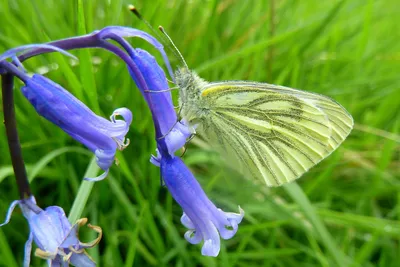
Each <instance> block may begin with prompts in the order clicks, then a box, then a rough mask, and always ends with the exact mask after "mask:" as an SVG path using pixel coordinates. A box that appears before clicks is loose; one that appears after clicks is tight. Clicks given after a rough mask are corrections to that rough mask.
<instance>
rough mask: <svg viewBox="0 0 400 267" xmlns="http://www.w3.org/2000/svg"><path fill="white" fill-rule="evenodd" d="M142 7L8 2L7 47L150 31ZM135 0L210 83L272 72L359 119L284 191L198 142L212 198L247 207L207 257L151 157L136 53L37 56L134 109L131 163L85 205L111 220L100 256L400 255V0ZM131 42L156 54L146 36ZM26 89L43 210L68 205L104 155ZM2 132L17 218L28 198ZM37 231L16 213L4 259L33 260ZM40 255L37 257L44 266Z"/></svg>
mask: <svg viewBox="0 0 400 267" xmlns="http://www.w3.org/2000/svg"><path fill="white" fill-rule="evenodd" d="M130 3H131V2H129V1H123V0H116V1H82V2H80V1H79V2H78V1H45V0H38V1H24V0H17V1H6V0H0V25H1V26H0V52H3V51H6V50H7V49H10V48H12V47H15V46H19V45H24V44H29V43H42V42H46V41H50V40H56V39H61V38H66V37H70V36H74V35H77V34H79V33H83V32H84V31H85V30H86V31H87V32H91V31H93V30H96V29H100V28H102V27H105V26H108V25H123V26H132V27H137V28H139V29H145V30H147V28H146V27H145V26H144V25H143V23H141V22H140V21H138V20H137V19H136V18H135V17H134V16H133V15H132V14H130V13H129V12H128V11H127V9H126V6H127V4H130ZM134 4H135V5H136V6H137V7H138V9H139V10H140V11H141V13H142V15H143V16H144V17H145V18H146V19H147V20H149V22H150V23H151V24H152V25H154V26H158V25H163V26H164V28H165V29H166V31H167V32H168V33H169V34H170V36H171V38H172V39H173V40H174V42H175V43H176V45H177V46H178V48H179V49H180V50H181V52H182V54H183V56H184V57H185V59H186V61H187V63H188V65H189V66H190V67H191V68H193V69H195V70H197V71H198V72H199V74H200V75H201V76H202V77H203V78H205V79H207V80H210V81H214V80H233V79H236V80H239V79H240V80H255V81H264V82H269V83H275V84H281V85H286V86H290V87H295V88H301V89H304V90H309V91H313V92H318V93H322V94H325V95H328V96H330V97H332V98H334V99H336V100H337V101H338V102H340V103H341V104H342V105H343V106H344V107H346V109H348V111H349V112H350V113H351V114H352V115H353V117H354V120H355V129H354V130H353V132H352V133H351V135H350V136H349V137H348V139H347V140H346V141H345V142H344V143H343V145H342V146H341V147H340V148H339V149H338V150H337V151H336V152H334V153H333V154H332V155H331V156H330V157H329V158H327V159H326V160H324V161H323V162H322V163H320V164H319V165H318V166H316V167H314V168H313V169H312V170H311V171H310V172H308V173H307V174H306V175H304V177H303V178H302V179H300V180H299V181H298V182H297V183H293V184H290V185H287V186H283V187H280V188H261V187H258V186H255V185H253V184H252V183H251V182H249V181H247V180H243V179H242V178H241V177H240V176H239V175H238V174H236V173H234V172H233V171H231V170H229V169H226V168H221V167H220V166H221V165H220V162H221V161H220V159H219V157H218V155H216V154H215V153H212V152H210V151H208V150H207V149H204V148H202V147H201V145H200V146H198V145H196V141H194V142H192V144H190V145H189V149H188V151H187V153H186V155H185V156H184V160H185V162H186V163H187V164H188V165H189V166H190V168H191V169H192V171H193V172H194V173H195V175H196V177H197V178H198V179H199V181H200V182H201V184H202V185H203V187H204V189H205V190H206V192H207V194H208V195H209V197H210V198H211V199H212V200H213V201H214V202H215V203H216V204H217V206H219V207H221V208H223V209H224V210H226V211H236V210H237V205H238V204H240V205H241V206H242V208H243V209H244V210H245V211H246V216H245V220H244V221H243V222H242V224H241V225H240V227H239V231H238V233H237V235H236V236H235V237H234V238H232V239H231V240H227V241H222V246H221V253H220V255H219V256H218V257H217V258H209V257H203V256H201V254H200V249H201V246H200V245H196V246H194V245H190V244H189V243H187V242H186V241H185V240H184V238H183V233H184V232H185V228H184V227H183V226H182V225H181V223H180V222H179V218H180V216H181V208H180V207H179V206H178V205H177V204H176V203H175V202H174V201H173V200H172V198H171V196H170V195H169V193H168V191H167V189H166V188H162V187H160V175H159V169H158V168H157V167H155V166H153V165H151V164H150V163H149V162H148V161H149V156H150V154H151V153H153V152H154V149H155V142H154V130H153V125H152V121H151V117H150V113H149V111H148V109H147V107H146V105H145V102H144V101H143V99H142V97H141V95H140V93H139V91H138V90H137V88H136V87H135V85H134V83H133V82H132V79H131V78H130V77H129V74H128V72H127V70H126V67H125V65H124V64H123V62H122V61H120V60H118V59H117V58H116V57H115V56H113V55H111V54H110V53H107V52H105V51H101V50H95V49H91V50H84V51H73V53H74V54H75V55H76V56H77V57H79V58H80V62H79V64H78V65H76V64H70V61H69V59H67V58H65V57H64V56H61V55H59V54H51V55H44V56H38V57H36V58H34V59H30V60H28V61H27V62H26V63H25V67H26V68H27V69H28V70H29V71H31V72H47V74H46V75H47V76H48V77H50V78H51V79H53V80H54V81H56V82H57V83H59V84H61V85H62V86H64V87H65V88H67V89H68V90H70V91H71V92H72V93H73V94H75V95H76V96H77V97H78V98H80V99H81V100H82V101H84V102H85V103H86V104H87V105H88V106H89V107H91V108H92V109H93V110H95V111H96V113H98V114H100V115H103V116H107V117H108V116H109V115H110V114H111V113H112V111H113V110H114V109H115V108H117V107H121V106H126V107H128V108H130V109H131V110H132V111H133V114H134V122H133V123H132V126H131V129H130V132H129V134H128V137H129V138H130V139H131V141H132V142H131V144H130V146H129V147H128V149H126V150H125V151H124V152H123V153H119V154H118V159H119V161H120V165H119V166H113V167H112V169H111V175H110V176H109V177H108V179H106V180H105V181H103V182H99V183H96V184H95V185H94V187H93V191H92V192H91V195H90V197H89V199H88V202H87V205H86V206H85V208H84V209H83V216H86V217H88V218H89V221H90V222H91V223H92V224H95V225H100V226H101V227H102V228H103V233H104V236H103V239H102V241H101V243H100V245H99V246H98V247H96V248H94V249H91V250H89V253H90V254H91V255H92V256H93V257H94V258H95V259H96V261H97V262H98V263H99V266H202V265H204V266H398V264H399V262H400V256H399V255H400V247H399V240H400V222H399V219H400V191H399V189H400V180H399V174H400V156H399V154H400V147H399V143H400V135H399V130H400V120H399V114H400V112H399V111H400V80H399V70H400V42H399V40H400V24H399V23H398V19H399V16H400V8H399V6H398V1H395V0H385V1H372V0H371V1H366V0H354V1H319V0H309V1H296V0H275V1H271V0H270V1H255V0H252V1H239V0H224V1H216V0H209V1H199V0H193V1H183V0H175V1H139V0H138V1H136V2H135V3H134ZM79 6H80V7H81V8H83V13H82V12H80V11H82V9H78V7H79ZM79 10H80V11H79ZM82 15H84V16H82ZM83 17H84V19H85V23H82V22H83V20H82V18H83ZM83 26H84V27H83ZM131 43H132V44H133V45H134V46H136V47H142V48H146V49H149V51H150V52H152V53H154V54H155V55H157V56H158V53H156V52H155V50H154V49H151V48H150V47H149V46H147V45H146V44H145V43H144V42H141V41H140V40H137V39H133V40H132V42H131ZM170 58H171V60H172V64H173V65H174V66H176V64H178V61H177V60H176V59H174V58H173V57H172V56H171V57H170ZM159 62H160V63H162V62H161V60H159ZM21 85H22V84H21V83H20V82H17V83H16V112H17V119H18V128H19V132H20V139H21V142H22V147H23V156H24V159H25V162H26V165H27V170H28V175H29V178H30V179H31V180H32V189H33V192H34V194H35V196H36V199H37V201H38V204H39V205H40V206H41V207H46V206H50V205H58V206H61V207H63V208H64V209H65V211H66V212H67V213H68V212H69V211H70V209H71V206H72V203H73V201H74V199H75V197H76V195H77V192H78V189H79V186H80V184H81V181H82V177H84V173H85V171H86V170H87V168H88V165H89V163H90V162H91V154H90V153H88V151H87V150H86V149H84V148H83V147H81V146H80V145H79V144H78V143H77V142H75V141H74V140H72V139H71V138H70V137H69V136H68V135H66V134H65V133H64V132H62V131H61V130H60V129H58V128H56V127H55V126H53V125H52V124H50V123H49V122H47V121H46V120H44V119H43V118H40V117H39V116H38V115H37V114H36V113H35V111H34V109H33V108H32V107H31V106H30V105H29V103H28V102H27V101H26V99H24V98H23V96H22V94H21V92H20V91H19V90H18V89H19V88H20V86H21ZM175 97H176V96H175ZM1 128H2V129H1V130H0V149H1V155H2V156H1V157H0V216H3V217H4V216H5V214H6V211H7V208H8V205H9V203H10V202H11V201H12V200H14V199H16V198H17V197H18V193H17V189H16V187H15V182H14V178H13V173H12V167H11V164H10V158H9V156H8V147H7V143H6V139H5V130H4V126H3V125H1ZM193 143H195V144H193ZM197 143H199V142H197ZM95 171H96V168H95V167H93V166H92V165H91V167H90V166H89V172H95ZM80 232H81V236H82V239H84V240H89V239H91V238H93V236H92V234H91V233H90V231H87V230H86V229H85V228H84V229H82V230H81V231H80ZM27 237H28V225H27V222H26V221H25V219H24V218H23V216H22V214H21V212H20V211H19V210H18V209H17V211H16V212H15V213H14V215H13V217H12V220H11V222H10V223H9V224H8V225H7V226H5V227H3V228H1V229H0V266H21V262H22V259H23V246H24V242H25V241H26V239H27ZM43 263H44V262H43V261H42V260H40V259H38V258H35V257H32V266H42V265H43Z"/></svg>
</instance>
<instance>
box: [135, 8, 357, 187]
mask: <svg viewBox="0 0 400 267" xmlns="http://www.w3.org/2000/svg"><path fill="white" fill-rule="evenodd" d="M130 10H131V11H132V12H133V13H135V15H137V16H138V17H139V18H140V19H141V20H143V21H144V22H145V23H146V24H147V25H148V26H149V27H150V28H151V26H150V24H149V23H148V22H146V21H145V20H144V19H143V18H142V17H141V15H140V14H139V13H138V12H137V10H136V9H135V8H134V7H133V6H131V7H130ZM159 28H160V30H161V31H162V32H163V33H164V35H165V36H166V38H167V39H168V41H169V42H170V44H171V45H172V47H170V48H172V50H173V52H174V53H175V55H177V56H178V58H180V60H181V61H182V63H183V65H184V66H185V67H184V68H181V69H179V70H178V71H176V72H175V82H176V85H177V87H178V88H179V106H180V107H179V108H180V109H179V110H180V111H179V114H180V115H181V117H182V118H183V119H184V120H186V121H188V122H189V124H191V125H194V124H197V125H198V127H197V129H196V130H197V133H198V134H199V135H200V136H202V137H203V138H205V139H206V140H207V141H208V142H209V143H210V144H211V145H212V146H213V148H215V149H216V150H217V151H219V152H220V153H221V154H222V155H224V156H226V157H227V161H228V162H229V163H230V164H231V166H232V167H233V168H235V169H237V170H238V171H240V172H241V173H243V174H245V175H250V176H252V177H254V178H257V179H259V180H261V181H264V182H265V183H266V184H267V185H268V186H279V185H282V184H285V183H288V182H291V181H293V180H295V179H297V178H299V177H300V176H302V175H303V174H304V173H305V172H307V171H308V170H309V169H310V168H311V167H313V166H314V165H316V164H317V163H318V162H320V161H321V160H323V159H324V158H326V157H327V156H328V155H329V154H330V153H332V152H333V151H334V150H335V149H336V148H337V147H338V146H339V145H340V144H341V143H342V142H343V141H344V140H345V139H346V137H347V136H348V135H349V133H350V131H351V129H352V128H353V118H352V117H351V115H350V114H349V113H348V112H347V111H346V109H345V108H343V107H342V106H341V105H340V104H339V103H337V102H336V101H334V100H333V99H331V98H329V97H326V96H323V95H320V94H316V93H310V92H305V91H301V90H296V89H292V88H289V87H284V86H277V85H272V84H266V83H257V82H247V81H223V82H212V83H209V82H206V81H205V80H203V79H201V78H200V77H199V76H198V75H197V74H196V73H195V72H194V71H191V70H189V68H188V67H187V65H186V62H185V60H184V59H183V57H182V55H181V53H180V52H179V50H178V49H177V48H176V46H175V45H174V43H173V42H172V40H171V38H170V37H169V36H168V35H167V34H166V32H165V31H164V29H163V28H162V27H159ZM164 41H165V40H164ZM167 45H168V44H167Z"/></svg>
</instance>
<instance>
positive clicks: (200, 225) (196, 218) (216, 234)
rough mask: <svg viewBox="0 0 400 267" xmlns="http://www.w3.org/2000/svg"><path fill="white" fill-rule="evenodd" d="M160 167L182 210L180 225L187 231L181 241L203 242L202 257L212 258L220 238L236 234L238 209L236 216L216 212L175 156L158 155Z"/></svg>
mask: <svg viewBox="0 0 400 267" xmlns="http://www.w3.org/2000/svg"><path fill="white" fill-rule="evenodd" d="M160 168H161V177H162V179H163V180H164V182H165V185H166V186H167V187H168V189H169V191H170V193H171V195H172V197H173V198H174V199H175V201H176V202H178V203H179V205H180V206H181V207H182V209H183V215H182V218H181V222H182V224H183V225H184V226H185V227H186V228H188V229H189V231H187V232H186V233H185V239H186V240H187V241H188V242H190V243H191V244H198V243H200V242H201V241H204V244H203V247H202V249H201V253H202V255H205V256H214V257H216V256H217V255H218V253H219V251H220V236H221V237H222V238H223V239H229V238H232V237H233V236H234V235H235V234H236V232H237V230H238V225H239V223H240V222H241V221H242V218H243V216H244V211H243V210H242V209H241V208H240V207H239V213H231V212H224V211H222V210H221V209H218V208H217V207H216V206H215V205H214V204H213V203H212V202H211V200H210V199H208V197H207V195H206V194H205V193H204V191H203V189H202V188H201V186H200V184H199V183H198V182H197V180H196V178H195V177H194V176H193V174H192V173H191V172H190V170H189V168H188V167H187V166H186V165H185V164H184V163H183V161H182V160H181V159H180V158H179V157H176V156H169V155H164V156H161V159H160Z"/></svg>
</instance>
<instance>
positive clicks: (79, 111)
mask: <svg viewBox="0 0 400 267" xmlns="http://www.w3.org/2000/svg"><path fill="white" fill-rule="evenodd" d="M25 84H26V85H25V86H24V87H23V88H22V89H21V90H22V93H23V95H24V96H25V97H26V98H27V99H28V100H29V102H30V103H31V104H32V105H33V106H34V108H35V109H36V111H37V112H38V113H39V115H41V116H43V117H44V118H46V119H47V120H49V121H51V122H52V123H54V124H55V125H57V126H58V127H60V128H61V129H62V130H63V131H65V132H66V133H67V134H69V135H70V136H71V137H72V138H74V139H75V140H77V141H78V142H80V143H82V144H83V145H85V146H86V147H87V148H89V149H90V150H91V151H92V152H93V153H94V154H95V155H96V162H97V165H98V166H99V167H100V168H101V169H102V170H104V171H105V173H103V174H102V175H100V176H99V177H96V178H85V179H86V180H90V181H98V180H101V179H104V178H105V177H106V176H107V174H108V170H109V168H110V167H111V165H112V164H113V161H114V159H115V153H116V150H117V149H119V150H123V149H124V148H126V147H127V146H128V144H129V139H128V140H125V135H126V134H127V132H128V130H129V125H130V124H131V122H132V113H131V112H130V111H129V110H128V109H127V108H119V109H116V110H115V111H114V112H113V113H112V115H111V118H110V121H108V120H106V119H104V118H102V117H100V116H97V115H96V114H95V113H93V111H91V110H90V109H89V108H88V107H87V106H85V105H84V104H83V103H82V102H81V101H79V100H78V99H77V98H76V97H74V96H73V95H72V94H71V93H69V92H68V91H67V90H65V89H64V88H62V87H61V86H60V85H58V84H56V83H54V82H53V81H51V80H50V79H48V78H46V77H44V76H41V75H39V74H35V75H33V76H32V78H29V79H27V80H26V81H25ZM116 116H121V117H122V118H123V119H124V120H117V119H116Z"/></svg>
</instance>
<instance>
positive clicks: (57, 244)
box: [0, 196, 102, 267]
mask: <svg viewBox="0 0 400 267" xmlns="http://www.w3.org/2000/svg"><path fill="white" fill-rule="evenodd" d="M17 205H19V207H20V208H21V210H22V213H23V215H24V217H25V218H26V219H27V221H28V224H29V228H30V233H29V238H28V241H27V242H26V244H25V258H24V266H25V267H29V263H30V256H31V250H32V241H34V242H35V243H36V245H37V246H38V248H37V249H36V251H35V256H37V257H40V258H43V259H46V260H47V261H48V265H49V266H68V264H72V265H74V266H77V267H88V266H89V267H90V266H96V263H95V262H94V261H93V260H92V259H91V258H90V256H89V255H88V254H87V253H86V252H85V249H86V248H92V247H94V246H95V245H97V244H98V243H99V242H100V239H101V237H102V230H101V228H100V227H98V226H93V225H90V224H88V227H89V228H91V229H92V230H94V231H96V232H97V233H98V237H97V238H96V239H95V240H93V241H92V242H90V243H82V242H80V241H79V239H78V230H79V227H80V226H83V225H85V224H86V223H87V219H86V218H83V219H79V220H78V221H77V222H76V223H75V224H74V225H71V223H70V222H69V221H68V219H67V217H66V216H65V213H64V210H63V209H62V208H60V207H57V206H51V207H47V208H46V209H44V210H43V209H41V208H40V207H38V206H37V205H36V201H35V198H34V197H33V196H31V197H30V198H27V199H23V200H16V201H14V202H13V203H12V204H11V205H10V208H9V209H8V212H7V217H6V220H5V222H4V223H3V224H0V227H1V226H4V225H5V224H7V223H8V222H9V221H10V218H11V214H12V212H13V210H14V208H15V207H16V206H17Z"/></svg>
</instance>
